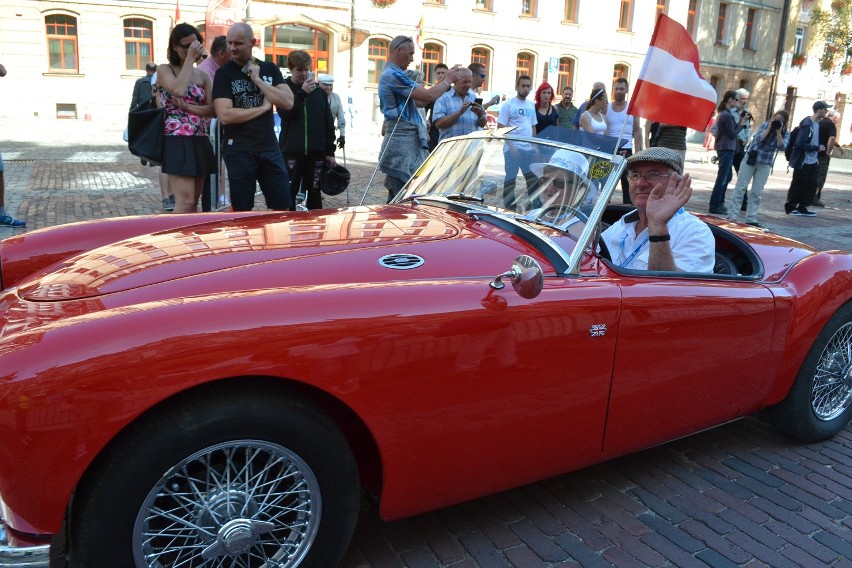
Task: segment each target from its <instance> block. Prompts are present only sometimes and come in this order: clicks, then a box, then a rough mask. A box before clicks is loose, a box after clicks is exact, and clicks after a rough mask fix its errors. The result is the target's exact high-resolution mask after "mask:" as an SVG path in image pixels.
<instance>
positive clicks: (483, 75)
mask: <svg viewBox="0 0 852 568" xmlns="http://www.w3.org/2000/svg"><path fill="white" fill-rule="evenodd" d="M477 75H479V76H480V77H482V78H483V79H485V73H477Z"/></svg>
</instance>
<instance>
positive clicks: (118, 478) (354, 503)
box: [69, 386, 359, 568]
mask: <svg viewBox="0 0 852 568" xmlns="http://www.w3.org/2000/svg"><path fill="white" fill-rule="evenodd" d="M242 390H243V391H244V390H245V386H243V389H242ZM195 394H197V395H198V396H194V397H191V398H188V397H183V398H181V399H180V400H178V401H177V402H175V403H171V404H168V405H167V406H166V407H165V408H163V409H161V410H158V411H156V413H155V414H153V415H151V416H149V417H145V418H143V419H142V420H141V421H140V422H139V423H138V424H136V425H133V426H132V427H131V428H130V429H129V431H127V432H125V433H123V434H122V435H121V436H120V437H119V439H117V440H116V443H115V444H113V445H112V446H111V447H110V448H109V449H108V450H107V452H106V454H105V455H104V456H103V457H102V458H99V460H98V462H97V463H96V464H95V466H94V470H93V472H92V474H91V475H89V476H87V478H86V480H85V481H84V482H83V483H82V484H81V486H80V487H79V488H78V491H77V493H76V494H75V497H74V501H73V505H72V512H71V526H70V531H69V532H70V541H71V547H70V557H71V559H70V564H69V566H70V567H71V568H83V567H85V568H115V567H116V566H122V567H132V566H136V567H137V568H142V567H145V568H153V567H157V568H160V567H162V568H167V567H169V566H173V565H177V564H179V563H180V561H181V560H183V561H186V560H187V559H188V558H189V555H190V554H192V555H196V557H197V558H196V561H195V562H189V563H182V564H180V565H182V566H183V565H186V566H200V565H202V564H204V565H205V566H207V565H215V566H223V567H230V566H246V567H254V566H261V565H263V562H264V560H263V558H271V559H276V560H278V562H280V564H275V565H276V566H281V567H287V568H295V567H299V568H327V567H329V566H336V565H337V564H338V562H339V560H340V558H341V557H342V556H343V554H344V553H345V552H346V548H347V546H348V543H349V540H350V538H351V536H352V532H353V530H354V528H355V522H356V520H357V516H358V508H359V482H358V470H357V466H356V464H355V459H354V457H353V455H352V452H351V450H350V448H349V446H348V444H347V443H346V440H345V438H344V437H343V435H342V434H341V433H340V431H339V430H338V429H337V427H336V425H335V424H334V423H333V422H332V421H331V419H329V418H328V417H327V416H326V415H325V414H324V413H323V412H322V411H320V410H319V409H318V408H316V407H314V406H313V405H312V404H308V403H306V402H304V401H301V400H298V399H296V398H294V397H292V396H285V395H280V394H270V393H264V394H263V395H262V396H261V395H259V394H257V393H251V392H241V390H240V389H235V388H218V389H212V390H210V391H206V392H200V393H195ZM241 476H244V477H245V479H243V478H242V477H241ZM162 511H168V514H162ZM199 527H203V528H199ZM292 527H295V528H297V529H298V530H291V528H292ZM282 543H283V544H282ZM179 547H184V548H183V550H184V551H183V552H180V551H179ZM202 551H203V554H205V555H206V556H204V557H203V556H202ZM146 555H147V557H148V559H145V556H146ZM234 555H236V556H234ZM202 558H207V560H208V561H210V564H207V563H204V562H202ZM235 558H239V559H240V561H241V562H242V563H237V562H236V560H235Z"/></svg>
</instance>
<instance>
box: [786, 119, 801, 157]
mask: <svg viewBox="0 0 852 568" xmlns="http://www.w3.org/2000/svg"><path fill="white" fill-rule="evenodd" d="M798 137H799V127H798V126H797V127H796V128H794V129H793V130H792V131H791V132H790V141H789V142H788V143H787V147H786V148H784V157H785V158H787V161H788V162H789V161H790V160H791V159H793V148H794V147H795V146H796V139H797V138H798Z"/></svg>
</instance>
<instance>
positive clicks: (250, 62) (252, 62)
mask: <svg viewBox="0 0 852 568" xmlns="http://www.w3.org/2000/svg"><path fill="white" fill-rule="evenodd" d="M249 65H260V61H258V60H257V58H256V57H252V58H251V59H249V60H248V63H246V64H245V65H243V68H242V72H243V73H245V74H246V75H248V74H249Z"/></svg>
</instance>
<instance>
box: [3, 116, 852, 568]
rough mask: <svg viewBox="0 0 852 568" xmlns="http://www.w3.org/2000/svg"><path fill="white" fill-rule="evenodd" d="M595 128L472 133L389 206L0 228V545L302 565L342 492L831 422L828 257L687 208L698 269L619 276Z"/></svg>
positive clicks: (337, 549)
mask: <svg viewBox="0 0 852 568" xmlns="http://www.w3.org/2000/svg"><path fill="white" fill-rule="evenodd" d="M592 146H595V145H594V144H592ZM601 148H602V146H601V147H598V146H595V147H593V148H589V147H580V146H577V145H574V144H569V143H564V142H558V141H549V140H542V139H525V138H513V137H512V135H511V134H507V133H505V132H494V133H482V134H480V135H474V136H471V137H465V138H459V139H452V140H449V141H446V142H444V143H442V144H441V145H440V146H439V148H438V149H437V150H436V151H435V152H434V153H433V154H432V155H431V156H430V158H429V159H428V160H427V161H426V163H425V164H424V165H423V166H422V167H421V168H420V170H419V171H418V172H417V173H416V174H415V176H413V177H412V179H411V180H410V181H409V182H408V184H407V186H406V187H405V189H404V190H403V191H402V192H401V194H400V195H399V196H398V197H397V198H396V199H395V200H394V201H393V202H392V203H390V204H388V205H379V206H369V207H363V206H362V207H353V208H349V209H341V210H323V211H312V212H295V213H280V212H250V213H214V214H204V215H160V216H151V217H135V218H125V219H113V220H106V221H97V222H88V223H80V224H73V225H67V226H62V227H55V228H51V229H45V230H40V231H34V232H31V233H27V234H23V235H20V236H15V237H12V238H9V239H6V240H4V241H3V242H2V243H0V269H2V286H3V290H2V293H0V305H2V309H0V314H2V316H1V317H2V319H0V333H2V341H0V401H2V405H0V424H2V428H3V436H2V437H0V514H2V519H3V527H4V531H3V535H2V546H0V559H18V560H19V561H22V560H28V561H30V562H32V564H31V565H34V566H35V565H42V566H47V565H48V562H50V565H52V566H71V567H75V568H78V567H79V568H83V567H85V568H116V567H128V566H135V567H138V568H142V567H149V568H154V567H162V568H165V567H172V566H182V567H187V568H193V567H196V568H197V567H202V566H227V567H243V568H246V567H251V568H256V567H257V568H259V567H277V568H283V567H300V568H305V567H318V568H328V567H330V566H334V565H335V564H336V563H337V562H338V560H339V559H340V557H341V555H342V554H343V553H344V552H345V550H346V547H347V544H348V542H349V539H350V536H351V534H352V531H353V527H354V526H355V522H356V518H357V515H358V510H359V499H360V495H361V490H362V488H367V489H369V490H371V491H372V492H374V493H375V495H377V496H378V499H379V501H380V511H381V514H382V516H383V518H385V519H396V518H399V517H403V516H407V515H413V514H416V513H420V512H423V511H428V510H431V509H436V508H439V507H444V506H447V505H450V504H453V503H457V502H460V501H463V500H467V499H472V498H474V497H478V496H481V495H485V494H488V493H493V492H497V491H501V490H504V489H507V488H510V487H514V486H518V485H522V484H527V483H530V482H533V481H535V480H540V479H542V478H546V477H549V476H554V475H556V474H560V473H562V472H566V471H569V470H573V469H577V468H582V467H584V466H587V465H589V464H593V463H596V462H600V461H603V460H607V459H610V458H613V457H615V456H619V455H622V454H625V453H627V452H633V451H637V450H640V449H643V448H647V447H649V446H652V445H655V444H660V443H662V442H665V441H668V440H672V439H674V438H677V437H680V436H685V435H688V434H690V433H694V432H697V431H699V430H702V429H706V428H709V427H713V426H716V425H719V424H722V423H725V422H728V421H731V420H735V419H737V418H740V417H743V416H747V415H749V414H752V413H754V412H756V411H758V410H761V409H768V412H767V413H766V415H767V416H768V417H769V418H770V419H771V420H772V421H773V422H774V424H775V425H776V426H777V427H778V428H779V429H780V430H782V431H783V432H785V433H787V434H789V435H790V436H792V437H794V438H797V439H799V440H805V441H813V440H820V439H824V438H827V437H830V436H832V435H833V434H835V433H836V432H838V431H839V430H840V429H842V428H843V427H844V426H845V425H846V423H847V422H848V420H849V418H850V410H849V406H850V402H852V302H850V296H852V256H850V255H849V254H847V253H842V252H836V251H835V252H819V251H816V250H814V249H813V248H810V247H808V246H805V245H802V244H800V243H798V242H794V241H791V240H789V239H786V238H783V237H780V236H777V235H773V234H770V233H767V232H765V231H762V230H758V229H756V228H753V227H747V226H740V225H736V224H732V223H728V222H725V221H722V220H720V219H715V218H703V217H702V218H701V219H702V220H703V221H704V222H705V223H707V225H708V226H709V228H710V231H711V232H712V235H713V236H714V238H715V253H714V254H715V259H716V267H715V270H714V272H713V273H688V272H653V271H652V272H649V271H637V270H627V269H623V268H620V267H619V266H617V265H615V264H614V263H613V262H611V260H610V256H609V251H607V250H606V247H600V242H602V241H601V240H600V238H599V236H600V232H601V229H602V227H605V226H607V225H608V224H612V223H614V222H616V221H617V220H618V219H619V217H620V216H622V215H624V214H625V213H627V212H628V211H629V209H628V208H626V207H624V206H613V205H609V204H608V201H609V197H610V195H611V194H612V193H613V190H614V188H615V187H616V185H617V184H618V182H619V177H620V175H621V173H622V171H623V169H624V162H623V160H622V159H621V158H620V157H613V154H612V152H611V151H608V150H607V151H604V150H603V149H601ZM557 153H560V154H559V158H560V160H562V162H563V163H564V164H570V167H566V168H564V170H565V171H563V172H562V173H561V174H560V173H559V172H554V171H553V168H548V165H549V164H551V163H554V162H555V161H556V159H555V158H556V156H555V155H556V154H557ZM513 169H514V170H515V171H512V170H513ZM744 346H745V347H746V348H744ZM48 558H50V560H48ZM39 563H40V564H39Z"/></svg>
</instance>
